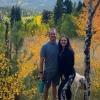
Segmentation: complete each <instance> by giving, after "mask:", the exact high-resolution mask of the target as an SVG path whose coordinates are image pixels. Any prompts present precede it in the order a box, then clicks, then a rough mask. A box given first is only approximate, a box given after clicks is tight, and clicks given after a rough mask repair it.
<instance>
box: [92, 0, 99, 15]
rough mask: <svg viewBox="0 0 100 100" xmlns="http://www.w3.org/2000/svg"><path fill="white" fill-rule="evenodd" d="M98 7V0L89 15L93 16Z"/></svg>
mask: <svg viewBox="0 0 100 100" xmlns="http://www.w3.org/2000/svg"><path fill="white" fill-rule="evenodd" d="M99 5H100V0H98V1H97V4H96V5H95V7H94V10H93V12H92V14H91V15H92V16H94V14H95V12H96V10H97V8H98V6H99Z"/></svg>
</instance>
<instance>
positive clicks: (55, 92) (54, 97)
mask: <svg viewBox="0 0 100 100" xmlns="http://www.w3.org/2000/svg"><path fill="white" fill-rule="evenodd" d="M56 96H57V88H56V85H55V84H54V83H52V98H53V100H56Z"/></svg>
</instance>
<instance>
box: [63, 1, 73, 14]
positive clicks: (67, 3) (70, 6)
mask: <svg viewBox="0 0 100 100" xmlns="http://www.w3.org/2000/svg"><path fill="white" fill-rule="evenodd" d="M63 4H64V7H63V8H64V13H66V14H70V13H72V11H73V3H72V1H71V0H65V1H64V2H63Z"/></svg>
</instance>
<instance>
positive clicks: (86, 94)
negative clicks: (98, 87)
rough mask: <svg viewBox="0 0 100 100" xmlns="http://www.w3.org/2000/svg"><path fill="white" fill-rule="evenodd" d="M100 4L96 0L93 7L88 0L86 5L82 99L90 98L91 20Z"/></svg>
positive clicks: (99, 1)
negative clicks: (84, 83)
mask: <svg viewBox="0 0 100 100" xmlns="http://www.w3.org/2000/svg"><path fill="white" fill-rule="evenodd" d="M99 4H100V0H98V1H97V4H96V6H95V7H94V8H93V0H89V6H88V20H87V27H86V38H85V50H84V54H85V59H84V60H85V72H84V76H85V78H86V85H84V100H90V70H91V67H90V66H91V65H90V46H91V39H92V35H93V34H92V33H93V32H92V26H93V25H92V22H93V17H94V14H95V12H96V10H97V8H98V6H99Z"/></svg>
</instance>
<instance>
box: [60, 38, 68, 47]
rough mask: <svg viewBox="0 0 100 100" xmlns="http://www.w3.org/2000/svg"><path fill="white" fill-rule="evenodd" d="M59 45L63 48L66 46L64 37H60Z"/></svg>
mask: <svg viewBox="0 0 100 100" xmlns="http://www.w3.org/2000/svg"><path fill="white" fill-rule="evenodd" d="M60 44H61V46H62V47H65V46H66V45H67V39H66V37H62V38H61V40H60Z"/></svg>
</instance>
